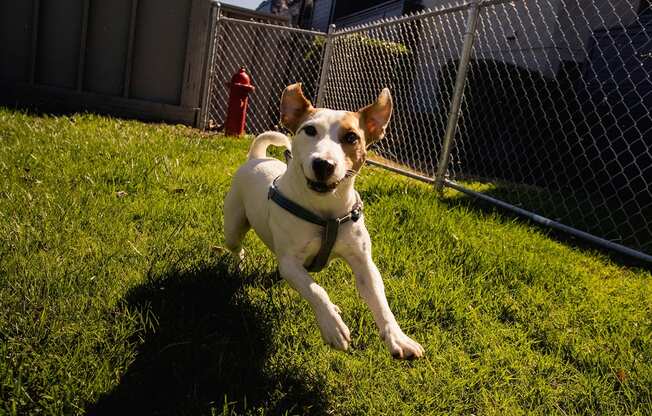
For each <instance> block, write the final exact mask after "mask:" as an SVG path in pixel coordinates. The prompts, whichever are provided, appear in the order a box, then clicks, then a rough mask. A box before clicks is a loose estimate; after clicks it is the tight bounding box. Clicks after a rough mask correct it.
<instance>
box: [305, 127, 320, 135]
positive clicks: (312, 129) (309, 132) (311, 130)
mask: <svg viewBox="0 0 652 416" xmlns="http://www.w3.org/2000/svg"><path fill="white" fill-rule="evenodd" d="M303 132H304V133H306V134H307V135H308V136H315V135H316V134H317V129H316V128H315V126H306V127H304V128H303Z"/></svg>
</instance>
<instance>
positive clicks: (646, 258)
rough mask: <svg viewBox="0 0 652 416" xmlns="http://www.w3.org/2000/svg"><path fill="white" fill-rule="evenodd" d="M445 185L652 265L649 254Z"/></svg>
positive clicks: (453, 185)
mask: <svg viewBox="0 0 652 416" xmlns="http://www.w3.org/2000/svg"><path fill="white" fill-rule="evenodd" d="M444 185H445V186H448V187H449V188H453V189H455V190H456V191H459V192H462V193H464V194H467V195H469V196H472V197H474V198H477V199H482V200H484V201H486V202H489V203H491V204H494V205H496V206H497V207H500V208H503V209H506V210H509V211H512V212H514V213H516V214H518V215H521V216H523V217H525V218H527V219H529V220H531V221H534V222H536V223H538V224H541V225H545V226H546V227H550V228H554V229H556V230H560V231H563V232H565V233H568V234H570V235H574V236H575V237H578V238H581V239H583V240H586V241H588V242H590V243H593V244H596V245H598V246H600V247H603V248H606V249H609V250H613V251H615V252H618V253H620V254H624V255H626V256H630V257H633V258H635V259H638V260H641V261H644V262H647V263H649V264H652V256H650V255H649V254H645V253H643V252H641V251H637V250H634V249H631V248H629V247H625V246H623V245H621V244H617V243H614V242H613V241H609V240H605V239H604V238H600V237H596V236H594V235H593V234H589V233H587V232H585V231H581V230H578V229H577V228H573V227H569V226H568V225H564V224H562V223H560V222H558V221H555V220H551V219H550V218H546V217H543V216H541V215H537V214H535V213H533V212H530V211H527V210H525V209H523V208H519V207H517V206H514V205H512V204H508V203H507V202H503V201H501V200H499V199H496V198H492V197H490V196H489V195H485V194H483V193H480V192H475V191H472V190H470V189H466V188H464V187H463V186H461V185H460V184H458V183H456V182H453V181H451V180H448V179H444Z"/></svg>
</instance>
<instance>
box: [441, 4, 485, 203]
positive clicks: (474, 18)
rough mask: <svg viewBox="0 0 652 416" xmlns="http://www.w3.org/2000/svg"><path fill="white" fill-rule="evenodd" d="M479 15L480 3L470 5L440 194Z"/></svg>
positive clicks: (444, 155) (444, 153) (450, 119)
mask: <svg viewBox="0 0 652 416" xmlns="http://www.w3.org/2000/svg"><path fill="white" fill-rule="evenodd" d="M479 15H480V1H474V2H472V3H471V4H470V5H469V16H468V20H467V25H466V33H465V34H464V44H463V46H462V56H461V57H460V62H459V65H458V67H457V77H456V79H455V89H454V91H453V99H452V100H451V108H450V111H449V112H448V123H447V124H446V133H445V134H444V143H443V146H442V151H441V155H440V157H439V163H438V165H437V174H436V175H435V189H436V190H437V191H438V192H441V191H442V190H443V187H444V178H445V176H446V171H447V170H448V162H449V161H450V154H451V151H452V150H453V145H454V140H455V132H456V131H457V121H458V119H459V116H460V108H461V105H462V98H463V97H464V86H465V84H466V75H467V72H468V69H469V61H470V60H471V52H472V50H473V42H474V41H475V33H476V29H477V27H478V16H479Z"/></svg>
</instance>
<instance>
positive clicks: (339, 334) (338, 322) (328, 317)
mask: <svg viewBox="0 0 652 416" xmlns="http://www.w3.org/2000/svg"><path fill="white" fill-rule="evenodd" d="M279 271H280V273H281V276H283V278H284V279H285V280H287V281H288V282H289V283H290V285H291V286H292V287H293V288H294V289H296V290H297V291H298V292H299V293H300V294H301V296H303V297H304V298H305V299H306V300H307V301H308V303H309V304H310V306H311V307H312V310H313V311H314V312H315V316H316V317H317V322H318V324H319V330H320V332H321V336H322V338H323V339H324V342H326V343H327V344H328V345H330V346H332V347H333V348H336V349H338V350H342V351H345V350H346V349H347V348H348V347H349V342H351V334H350V332H349V328H347V326H346V324H344V321H342V318H341V317H340V308H338V307H337V305H335V304H333V303H332V302H331V300H330V298H329V297H328V293H326V291H325V290H324V288H323V287H321V286H319V285H318V284H317V283H316V282H315V281H314V280H313V279H312V277H310V274H308V271H306V269H305V268H304V267H303V264H302V263H301V261H300V260H299V259H297V258H294V257H292V256H285V257H283V258H281V259H279Z"/></svg>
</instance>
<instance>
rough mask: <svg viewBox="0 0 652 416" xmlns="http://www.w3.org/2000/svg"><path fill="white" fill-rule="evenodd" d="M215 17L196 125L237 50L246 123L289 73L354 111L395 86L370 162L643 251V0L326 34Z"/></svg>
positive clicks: (217, 99) (273, 123)
mask: <svg viewBox="0 0 652 416" xmlns="http://www.w3.org/2000/svg"><path fill="white" fill-rule="evenodd" d="M216 21H218V22H219V23H218V24H217V25H216V28H215V30H214V33H213V34H212V36H213V41H214V42H213V52H212V54H211V56H212V62H211V64H210V67H209V69H210V70H209V73H210V80H211V81H210V83H209V85H210V88H209V94H208V99H207V102H208V104H209V105H207V106H205V107H207V109H208V111H207V112H206V115H205V119H204V121H205V123H204V126H205V127H210V128H214V127H216V126H218V125H219V124H220V123H221V122H222V121H223V120H224V111H225V108H226V100H227V96H228V91H227V87H226V85H225V84H226V82H228V80H229V77H230V75H231V74H232V73H233V72H235V70H236V69H237V68H239V67H240V66H241V65H244V66H245V67H247V69H248V70H249V71H250V73H251V74H252V78H253V80H254V85H256V88H257V90H256V91H255V92H254V93H253V94H252V95H251V98H250V103H251V107H250V110H249V112H248V125H247V130H248V132H250V133H260V132H262V131H265V130H268V129H275V128H278V126H277V123H278V119H279V117H278V101H279V96H280V93H281V91H282V90H283V88H284V87H285V86H286V85H288V84H290V83H293V82H297V81H301V82H303V84H304V91H306V93H307V96H309V97H310V98H312V99H313V102H317V104H318V105H319V106H322V107H328V108H336V109H343V110H352V111H353V110H357V109H359V108H360V107H362V106H364V105H366V104H368V103H370V102H372V101H373V99H374V98H375V97H376V95H377V94H378V92H379V91H380V90H381V89H382V88H383V87H389V88H390V90H391V91H392V95H393V97H394V105H395V112H394V116H393V119H392V122H391V123H390V126H389V129H388V132H387V135H386V138H385V139H384V140H383V141H381V142H379V143H378V144H377V145H376V146H375V147H374V149H372V150H373V152H372V154H373V156H372V161H373V163H375V164H379V165H381V166H384V167H386V168H389V169H391V170H394V171H398V172H401V173H404V174H407V175H409V176H413V177H417V178H419V179H423V180H427V181H431V182H437V183H440V184H443V185H446V186H450V187H453V188H455V189H457V190H460V191H462V192H466V193H468V194H470V195H473V196H476V197H479V198H482V199H486V200H489V201H491V202H494V203H496V204H498V205H501V206H503V207H506V208H508V209H512V210H514V211H517V212H519V213H520V214H525V215H526V216H528V217H530V218H531V219H534V220H535V221H538V222H542V223H544V224H547V225H551V226H553V227H555V228H561V229H563V230H565V231H569V232H571V233H573V234H576V235H579V236H581V237H584V238H588V239H591V240H593V241H594V242H597V243H598V244H602V245H604V246H608V247H610V248H613V249H616V250H619V251H621V252H625V253H627V254H630V255H635V256H637V257H639V258H644V259H646V260H648V261H649V260H650V259H652V257H650V254H652V184H651V180H650V179H651V178H652V114H651V110H650V109H651V108H652V78H651V77H652V8H651V7H650V4H649V2H646V1H638V0H600V1H594V2H584V1H564V0H524V1H510V0H488V1H482V2H471V3H468V4H457V5H454V6H449V7H447V8H445V9H441V10H434V11H426V12H422V13H419V14H416V15H410V16H404V17H401V18H398V19H392V20H384V21H379V22H374V23H370V24H368V25H365V26H361V27H354V28H345V29H342V30H337V31H332V32H331V33H329V34H325V33H319V32H313V31H303V30H299V29H290V28H286V27H278V26H270V25H265V24H260V23H253V22H242V21H236V20H232V19H226V18H220V19H217V20H216ZM467 52H468V53H467ZM462 98H463V99H462ZM458 103H461V104H460V106H459V108H458ZM449 148H450V151H447V149H449ZM438 175H439V176H438ZM544 217H545V218H544ZM587 233H588V234H587Z"/></svg>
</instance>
